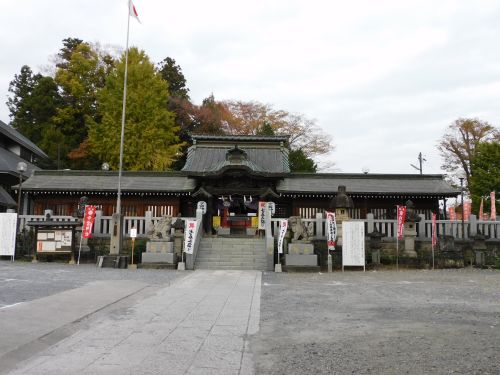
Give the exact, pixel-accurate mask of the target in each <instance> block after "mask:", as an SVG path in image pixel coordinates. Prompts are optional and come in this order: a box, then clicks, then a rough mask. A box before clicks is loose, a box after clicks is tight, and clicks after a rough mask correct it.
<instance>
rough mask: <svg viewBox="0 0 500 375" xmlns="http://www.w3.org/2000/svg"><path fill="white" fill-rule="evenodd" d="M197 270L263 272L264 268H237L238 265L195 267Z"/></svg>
mask: <svg viewBox="0 0 500 375" xmlns="http://www.w3.org/2000/svg"><path fill="white" fill-rule="evenodd" d="M195 269H199V270H258V271H263V270H264V267H258V266H239V265H236V266H235V265H198V264H197V265H196V267H195Z"/></svg>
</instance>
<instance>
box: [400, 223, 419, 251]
mask: <svg viewBox="0 0 500 375" xmlns="http://www.w3.org/2000/svg"><path fill="white" fill-rule="evenodd" d="M416 237H417V226H416V224H415V223H413V222H406V223H405V248H404V252H403V255H404V256H407V257H408V258H416V257H417V252H416V251H415V238H416Z"/></svg>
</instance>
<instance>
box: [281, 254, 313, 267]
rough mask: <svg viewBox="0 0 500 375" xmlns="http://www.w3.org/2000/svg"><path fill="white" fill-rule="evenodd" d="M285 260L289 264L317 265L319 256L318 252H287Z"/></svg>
mask: <svg viewBox="0 0 500 375" xmlns="http://www.w3.org/2000/svg"><path fill="white" fill-rule="evenodd" d="M285 262H286V265H287V266H317V265H318V256H317V255H316V254H313V255H305V254H286V255H285Z"/></svg>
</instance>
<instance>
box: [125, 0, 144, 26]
mask: <svg viewBox="0 0 500 375" xmlns="http://www.w3.org/2000/svg"><path fill="white" fill-rule="evenodd" d="M128 13H129V15H130V17H134V18H135V19H136V20H137V22H139V23H141V20H140V19H139V13H137V9H135V5H134V3H133V2H132V0H129V2H128Z"/></svg>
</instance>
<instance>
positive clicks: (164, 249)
mask: <svg viewBox="0 0 500 375" xmlns="http://www.w3.org/2000/svg"><path fill="white" fill-rule="evenodd" d="M146 252H148V253H173V252H174V243H173V242H170V241H158V240H157V241H153V240H150V241H148V242H147V243H146Z"/></svg>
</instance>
